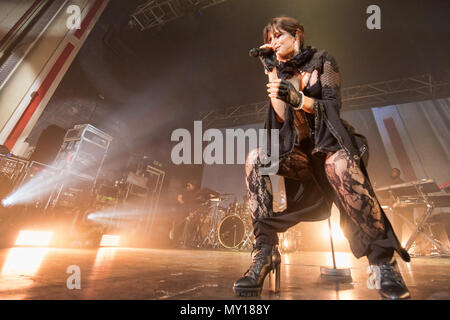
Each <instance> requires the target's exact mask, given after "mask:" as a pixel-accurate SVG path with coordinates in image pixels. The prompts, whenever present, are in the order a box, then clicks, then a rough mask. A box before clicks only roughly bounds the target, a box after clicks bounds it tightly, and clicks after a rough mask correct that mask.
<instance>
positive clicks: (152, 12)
mask: <svg viewBox="0 0 450 320" xmlns="http://www.w3.org/2000/svg"><path fill="white" fill-rule="evenodd" d="M225 1H226V0H150V1H147V2H146V3H144V4H142V5H140V6H139V7H137V9H136V10H135V11H134V13H133V14H131V18H132V20H133V21H134V23H136V24H137V25H138V26H139V27H140V29H141V31H144V30H148V29H154V28H160V27H162V26H163V25H165V24H166V23H168V22H170V21H173V20H175V19H178V18H181V17H182V16H184V15H185V14H186V13H188V12H192V11H195V10H201V9H206V8H208V7H212V6H214V5H217V4H219V3H222V2H225Z"/></svg>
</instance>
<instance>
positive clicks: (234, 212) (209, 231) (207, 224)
mask: <svg viewBox="0 0 450 320" xmlns="http://www.w3.org/2000/svg"><path fill="white" fill-rule="evenodd" d="M231 196H233V195H232V194H220V195H219V196H218V197H216V198H212V199H209V200H208V201H206V202H205V203H203V204H202V205H200V206H199V208H198V209H197V210H195V211H193V212H191V214H190V215H189V217H188V218H187V221H189V222H192V223H190V224H189V223H187V224H186V226H187V225H190V226H191V227H186V228H185V229H184V232H183V236H182V243H183V245H185V246H191V247H197V248H226V249H235V250H251V248H252V243H253V232H252V230H253V228H252V221H251V214H250V211H249V209H248V205H247V204H246V203H243V204H241V203H238V202H236V201H234V202H232V203H231V204H230V205H228V206H226V207H225V206H223V204H224V202H227V201H228V200H229V199H230V197H231Z"/></svg>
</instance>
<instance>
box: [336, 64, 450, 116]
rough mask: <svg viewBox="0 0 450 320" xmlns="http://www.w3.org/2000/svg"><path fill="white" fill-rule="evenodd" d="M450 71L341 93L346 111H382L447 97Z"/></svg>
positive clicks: (352, 88) (369, 85) (377, 83)
mask: <svg viewBox="0 0 450 320" xmlns="http://www.w3.org/2000/svg"><path fill="white" fill-rule="evenodd" d="M449 95H450V70H449V71H447V72H444V73H442V74H440V75H437V76H432V75H431V74H424V75H420V76H414V77H408V78H403V79H397V80H389V81H382V82H375V83H371V84H365V85H360V86H354V87H349V88H343V89H342V104H343V110H354V109H365V108H372V107H381V106H387V105H391V104H401V103H407V102H413V101H423V100H429V99H436V98H442V97H448V96H449Z"/></svg>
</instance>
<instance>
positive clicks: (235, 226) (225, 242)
mask: <svg viewBox="0 0 450 320" xmlns="http://www.w3.org/2000/svg"><path fill="white" fill-rule="evenodd" d="M217 231H218V232H217V233H218V238H219V242H220V244H221V245H222V246H224V247H225V248H227V249H234V248H237V247H239V245H240V244H241V243H242V241H244V237H245V224H244V222H243V221H242V219H241V218H240V217H239V216H237V215H231V216H226V217H225V218H223V219H222V221H221V222H220V224H219V228H218V230H217Z"/></svg>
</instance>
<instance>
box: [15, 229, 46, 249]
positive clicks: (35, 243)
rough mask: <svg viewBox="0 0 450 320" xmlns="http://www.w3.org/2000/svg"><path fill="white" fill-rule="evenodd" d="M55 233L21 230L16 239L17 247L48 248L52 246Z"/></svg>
mask: <svg viewBox="0 0 450 320" xmlns="http://www.w3.org/2000/svg"><path fill="white" fill-rule="evenodd" d="M52 236H53V232H51V231H33V230H21V231H20V232H19V236H18V237H17V239H16V242H15V245H16V246H32V247H46V246H48V245H49V244H50V240H51V239H52Z"/></svg>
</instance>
